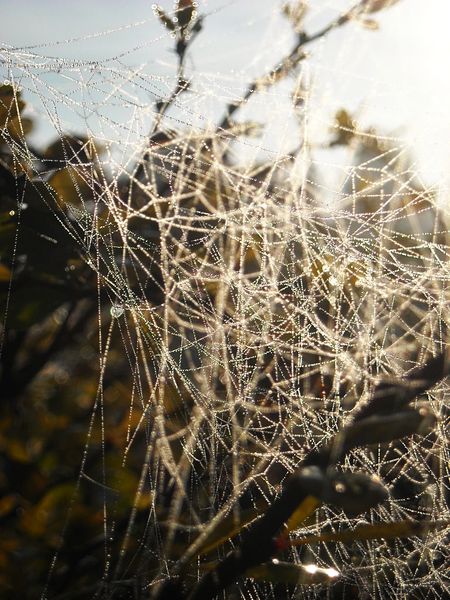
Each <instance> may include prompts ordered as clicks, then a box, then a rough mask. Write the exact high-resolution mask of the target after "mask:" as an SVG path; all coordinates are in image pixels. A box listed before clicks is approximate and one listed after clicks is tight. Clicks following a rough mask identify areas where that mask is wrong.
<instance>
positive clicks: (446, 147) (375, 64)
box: [0, 0, 450, 192]
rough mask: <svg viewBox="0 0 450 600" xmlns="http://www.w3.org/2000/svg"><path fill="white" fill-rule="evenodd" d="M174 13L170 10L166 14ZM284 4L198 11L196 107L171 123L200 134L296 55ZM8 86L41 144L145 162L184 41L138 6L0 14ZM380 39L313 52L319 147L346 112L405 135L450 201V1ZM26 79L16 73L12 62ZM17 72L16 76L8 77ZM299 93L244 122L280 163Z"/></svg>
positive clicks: (402, 15)
mask: <svg viewBox="0 0 450 600" xmlns="http://www.w3.org/2000/svg"><path fill="white" fill-rule="evenodd" d="M159 4H160V5H161V6H162V7H163V8H164V9H165V10H167V11H170V10H171V9H172V8H173V2H172V1H171V0H161V1H160V3H159ZM309 4H310V11H309V15H308V17H307V20H306V22H305V23H306V28H307V30H308V31H310V32H314V31H315V30H317V29H318V28H320V27H321V26H322V25H323V24H325V23H327V22H328V21H329V19H330V18H333V17H334V16H336V15H337V14H338V13H339V11H340V10H341V9H344V8H346V7H348V6H349V5H350V2H348V1H347V0H328V1H327V0H310V2H309ZM281 5H282V2H281V1H279V0H245V1H244V0H199V12H200V13H202V14H205V15H206V17H205V21H204V30H203V31H202V33H201V34H200V35H199V37H198V38H197V40H196V41H195V43H194V44H193V46H192V52H191V55H190V58H189V61H188V65H187V67H188V70H189V72H190V73H191V74H193V75H194V81H195V85H194V87H193V93H191V94H186V95H185V96H184V97H183V98H182V99H181V100H180V103H179V106H178V108H177V109H176V110H175V111H174V113H173V114H172V116H171V118H172V119H173V122H174V124H175V125H176V124H177V122H181V123H182V124H183V123H185V124H190V123H194V124H196V125H199V126H201V125H202V124H207V122H209V121H210V119H212V118H214V117H215V118H217V117H218V116H219V115H220V114H221V112H222V111H223V107H224V105H225V103H226V102H227V101H230V100H231V99H233V98H236V97H239V95H240V93H241V92H242V90H243V89H244V88H245V86H246V84H247V83H248V81H249V80H251V78H253V77H255V76H256V75H258V74H260V73H263V72H265V71H266V70H267V69H268V68H269V67H270V66H271V65H273V64H274V62H276V61H277V59H279V58H280V57H281V56H283V54H284V53H285V52H286V51H287V50H288V49H289V48H290V47H291V45H292V42H293V37H292V30H291V28H290V27H289V25H288V23H287V21H286V20H285V19H284V18H283V17H282V16H281V10H280V8H281ZM0 13H1V14H2V20H3V23H2V33H1V42H0V44H1V46H2V52H1V54H2V56H3V59H2V63H0V77H1V78H2V79H3V80H8V78H10V77H11V75H12V76H13V78H14V79H15V80H16V83H19V85H21V87H22V89H23V93H24V96H25V98H26V99H27V100H28V101H29V104H30V106H31V107H32V110H33V111H34V112H35V114H36V115H39V121H40V127H39V128H38V129H37V130H36V132H35V134H34V136H35V137H34V141H35V143H37V144H39V143H41V144H43V143H44V142H46V141H48V139H49V138H50V137H52V136H54V135H55V131H58V129H60V130H63V129H69V130H74V131H80V132H81V131H83V130H84V129H85V128H86V125H87V126H88V127H89V128H90V129H91V131H92V132H93V133H95V134H96V135H99V136H100V137H101V136H103V137H104V139H118V140H120V141H121V143H122V144H123V147H124V156H125V154H126V150H125V148H127V149H128V150H129V149H133V144H134V145H135V140H136V137H135V136H136V135H137V136H139V134H141V133H142V132H144V131H147V130H148V127H149V124H150V123H151V121H152V115H153V109H152V106H153V104H152V102H153V101H154V100H155V99H157V98H158V97H164V96H165V95H166V94H167V93H168V92H169V91H170V86H171V83H172V82H173V73H174V65H175V56H174V53H173V52H172V51H171V46H172V44H173V40H171V38H170V36H169V35H168V33H167V32H166V31H165V30H164V28H163V27H162V26H161V24H160V23H159V22H158V20H157V19H156V18H155V16H154V14H153V10H152V4H151V2H148V1H144V0H133V1H132V2H126V3H125V2H122V1H119V0H89V1H88V0H78V1H77V2H60V1H59V0H39V1H38V0H0ZM372 16H373V18H374V19H376V20H377V22H378V23H379V30H378V31H369V30H367V29H364V28H363V27H361V26H360V25H358V24H357V23H352V24H350V25H348V26H346V27H344V28H342V29H341V30H339V31H335V32H333V33H331V34H330V35H329V36H328V37H327V38H326V40H325V41H321V42H318V43H316V44H314V46H311V47H310V52H311V59H310V60H309V61H308V63H307V65H306V66H305V69H306V68H307V75H308V77H309V78H310V80H311V81H313V82H314V90H315V93H314V102H315V104H316V109H315V111H314V113H313V119H312V122H311V124H310V126H311V132H312V135H317V137H318V138H320V135H324V132H326V131H328V129H329V126H330V124H331V123H332V120H333V115H334V113H335V112H336V110H338V109H339V108H341V107H344V108H347V109H349V110H351V111H352V112H354V113H355V114H356V115H357V118H358V121H359V122H360V123H361V124H362V126H370V125H375V126H377V128H378V129H379V131H381V132H383V133H386V134H390V133H392V132H394V134H395V136H396V137H398V139H399V141H400V143H401V144H407V145H408V146H410V148H411V151H412V153H413V154H414V156H415V157H416V158H417V169H418V172H419V173H420V174H421V175H423V177H424V178H425V179H426V180H427V181H428V182H430V183H433V184H436V185H438V186H440V187H441V191H442V190H444V192H445V191H446V190H448V182H449V175H448V172H449V171H450V169H449V167H450V76H449V74H448V72H449V70H448V65H447V64H446V63H447V62H448V57H449V56H450V36H449V35H448V24H449V23H450V1H449V0H426V1H424V0H400V2H398V3H397V4H396V5H395V6H393V7H391V8H389V9H387V10H385V11H383V12H382V13H379V14H376V15H372ZM11 57H12V59H13V63H14V64H15V65H16V67H17V66H18V68H16V69H14V71H13V72H12V73H11V72H10V71H8V58H9V60H11ZM10 64H11V63H10ZM287 91H288V90H287V87H286V86H285V87H283V85H281V86H278V87H276V88H273V89H272V90H271V91H270V93H268V94H266V95H264V96H261V97H260V98H257V97H255V99H254V100H252V104H251V105H250V106H249V108H248V109H247V110H246V111H245V112H244V113H243V115H242V117H243V118H244V117H248V118H251V117H253V116H255V117H257V118H263V119H267V120H268V121H269V122H270V123H269V126H268V127H267V131H266V135H265V136H264V138H263V140H262V141H259V142H252V141H249V144H250V146H251V144H253V145H254V149H255V152H257V151H261V149H263V150H264V149H265V150H267V152H269V153H270V152H272V153H277V152H281V151H283V150H284V149H286V147H289V145H290V144H291V145H292V140H291V139H290V138H289V136H290V135H291V134H292V131H294V130H295V128H293V127H292V123H291V122H290V121H289V120H287V119H286V106H287V104H286V102H287V101H288V96H287Z"/></svg>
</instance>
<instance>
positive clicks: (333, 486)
mask: <svg viewBox="0 0 450 600" xmlns="http://www.w3.org/2000/svg"><path fill="white" fill-rule="evenodd" d="M388 495H389V494H388V491H387V489H386V488H385V486H384V485H383V484H382V483H381V482H380V481H379V480H378V479H377V478H376V477H371V476H370V475H367V474H366V473H348V472H345V473H342V472H339V471H335V472H332V471H331V473H330V472H327V474H326V485H325V486H324V489H323V491H322V494H321V500H322V501H323V502H326V503H328V504H331V505H333V506H336V507H337V508H340V509H341V510H343V511H344V513H345V514H346V515H347V516H348V517H356V516H357V515H359V514H362V513H364V512H367V511H368V510H370V509H371V508H374V507H375V506H377V505H378V504H380V503H381V502H384V501H385V500H387V498H388Z"/></svg>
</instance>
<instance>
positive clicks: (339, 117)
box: [332, 108, 356, 145]
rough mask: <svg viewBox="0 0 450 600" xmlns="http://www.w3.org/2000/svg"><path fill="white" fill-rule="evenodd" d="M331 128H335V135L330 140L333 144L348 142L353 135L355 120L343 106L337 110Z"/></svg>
mask: <svg viewBox="0 0 450 600" xmlns="http://www.w3.org/2000/svg"><path fill="white" fill-rule="evenodd" d="M334 120H335V125H334V127H333V129H335V130H337V132H336V137H335V139H334V140H333V141H332V144H333V145H336V144H343V145H346V144H348V143H349V142H350V141H351V140H352V139H353V137H354V135H355V125H356V124H355V121H354V119H353V117H352V116H351V115H350V113H348V112H347V111H346V110H345V109H344V108H341V109H340V110H338V111H337V113H336V115H335V117H334Z"/></svg>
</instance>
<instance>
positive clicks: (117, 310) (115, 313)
mask: <svg viewBox="0 0 450 600" xmlns="http://www.w3.org/2000/svg"><path fill="white" fill-rule="evenodd" d="M110 313H111V316H112V317H114V319H118V318H119V317H121V316H122V315H123V313H124V309H123V307H122V306H119V305H118V304H113V305H112V306H111V310H110Z"/></svg>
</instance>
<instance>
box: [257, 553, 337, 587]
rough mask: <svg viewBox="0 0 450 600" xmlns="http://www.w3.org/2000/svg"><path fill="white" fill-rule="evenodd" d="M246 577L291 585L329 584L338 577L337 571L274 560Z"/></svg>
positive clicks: (260, 566)
mask: <svg viewBox="0 0 450 600" xmlns="http://www.w3.org/2000/svg"><path fill="white" fill-rule="evenodd" d="M246 576H247V577H251V578H252V579H257V580H262V581H268V582H271V583H285V584H286V583H290V584H293V585H312V584H315V583H331V582H332V581H335V580H336V579H337V577H339V571H336V569H333V568H328V569H327V568H325V569H324V568H322V567H318V566H317V565H295V564H293V563H288V562H280V561H279V560H277V559H276V558H275V559H274V560H272V561H271V562H269V563H264V564H262V565H259V566H258V567H254V568H253V569H250V570H248V571H247V572H246Z"/></svg>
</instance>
